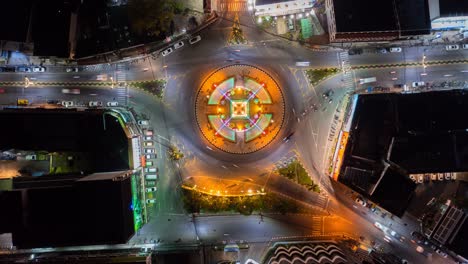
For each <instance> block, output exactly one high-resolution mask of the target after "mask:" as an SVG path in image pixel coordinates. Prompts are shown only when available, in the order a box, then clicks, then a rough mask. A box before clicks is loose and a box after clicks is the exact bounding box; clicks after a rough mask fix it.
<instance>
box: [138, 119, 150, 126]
mask: <svg viewBox="0 0 468 264" xmlns="http://www.w3.org/2000/svg"><path fill="white" fill-rule="evenodd" d="M138 125H140V126H147V125H149V122H148V120H138Z"/></svg>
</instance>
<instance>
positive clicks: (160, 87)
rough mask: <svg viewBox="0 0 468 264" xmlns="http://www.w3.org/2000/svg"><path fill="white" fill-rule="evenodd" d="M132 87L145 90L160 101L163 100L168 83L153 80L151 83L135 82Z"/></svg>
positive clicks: (131, 84)
mask: <svg viewBox="0 0 468 264" xmlns="http://www.w3.org/2000/svg"><path fill="white" fill-rule="evenodd" d="M130 86H132V87H135V88H140V89H143V90H145V91H147V92H149V93H151V94H154V95H156V96H157V97H158V98H159V99H162V97H163V92H164V87H166V81H165V80H153V81H149V82H134V83H130Z"/></svg>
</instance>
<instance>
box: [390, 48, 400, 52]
mask: <svg viewBox="0 0 468 264" xmlns="http://www.w3.org/2000/svg"><path fill="white" fill-rule="evenodd" d="M401 51H402V48H400V47H393V48H390V52H401Z"/></svg>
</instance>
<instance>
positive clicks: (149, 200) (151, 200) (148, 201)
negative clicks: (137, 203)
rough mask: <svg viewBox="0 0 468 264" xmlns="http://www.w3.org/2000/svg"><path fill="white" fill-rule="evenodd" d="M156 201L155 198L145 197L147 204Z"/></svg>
mask: <svg viewBox="0 0 468 264" xmlns="http://www.w3.org/2000/svg"><path fill="white" fill-rule="evenodd" d="M155 202H156V199H146V203H147V204H154V203H155Z"/></svg>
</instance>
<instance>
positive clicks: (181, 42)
mask: <svg viewBox="0 0 468 264" xmlns="http://www.w3.org/2000/svg"><path fill="white" fill-rule="evenodd" d="M183 46H184V42H183V41H179V42H177V43H176V44H174V49H180V48H182V47H183Z"/></svg>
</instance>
